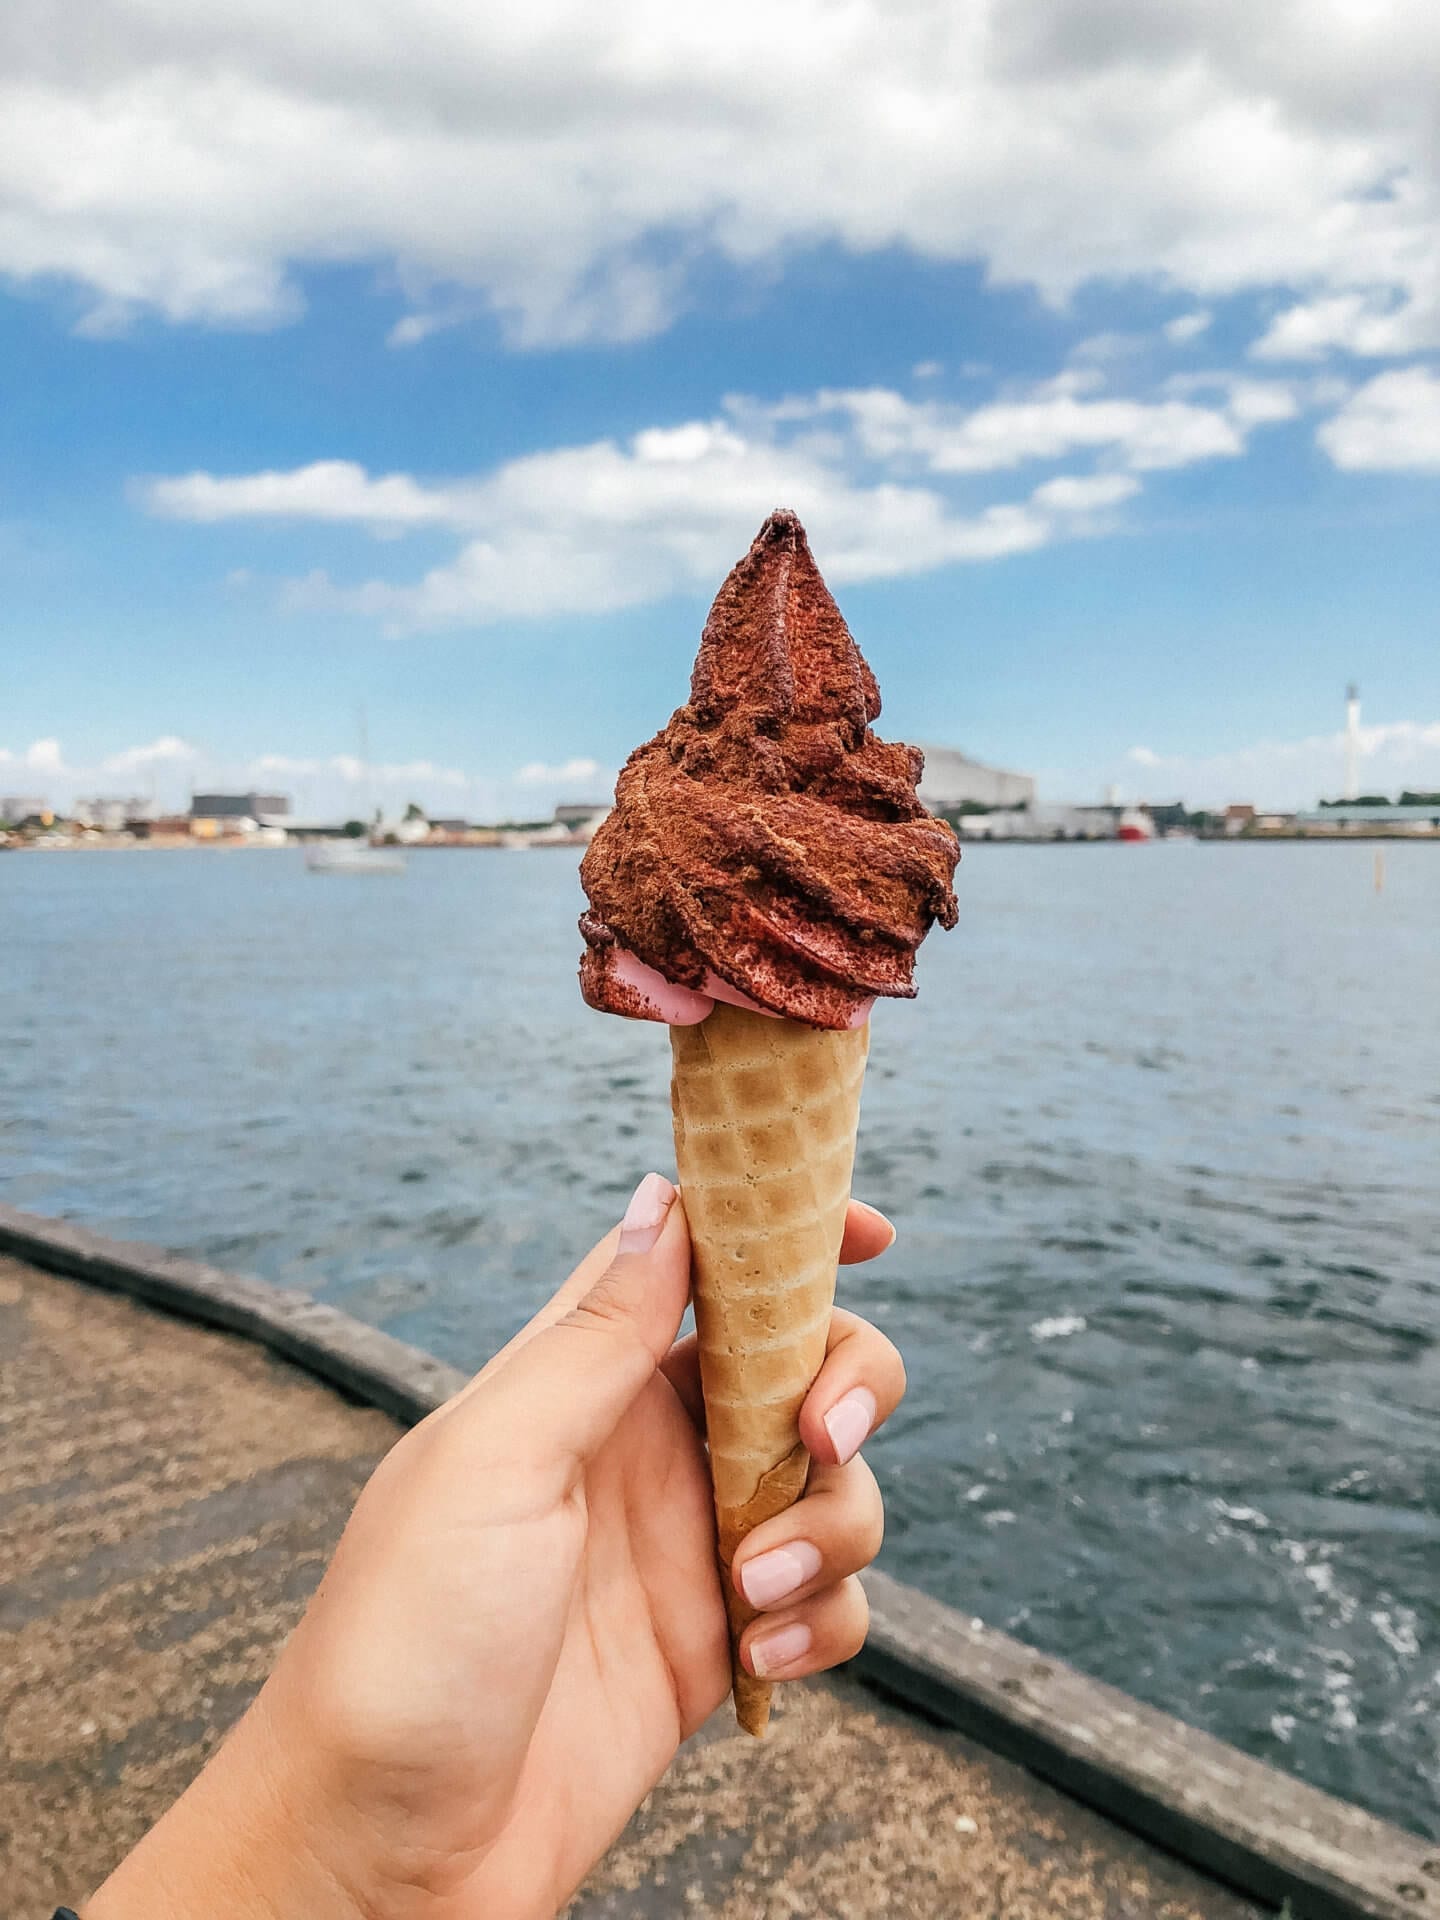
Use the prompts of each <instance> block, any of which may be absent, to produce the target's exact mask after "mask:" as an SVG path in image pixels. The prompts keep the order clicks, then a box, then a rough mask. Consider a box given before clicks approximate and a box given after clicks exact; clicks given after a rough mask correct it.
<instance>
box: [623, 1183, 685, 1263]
mask: <svg viewBox="0 0 1440 1920" xmlns="http://www.w3.org/2000/svg"><path fill="white" fill-rule="evenodd" d="M674 1199H675V1189H674V1187H673V1186H671V1184H670V1182H669V1181H668V1180H667V1179H666V1178H665V1176H664V1174H663V1173H647V1174H646V1176H645V1178H644V1179H643V1180H642V1181H641V1182H640V1184H639V1186H638V1187H637V1188H636V1189H635V1191H634V1193H633V1194H632V1195H631V1196H630V1204H629V1206H628V1207H626V1209H625V1218H624V1219H623V1220H622V1221H621V1222H620V1244H619V1246H618V1247H617V1248H616V1252H617V1253H648V1252H649V1251H650V1249H651V1248H652V1247H653V1246H654V1244H655V1242H656V1241H657V1240H658V1239H659V1238H660V1230H661V1228H662V1227H663V1226H664V1225H665V1216H666V1215H667V1214H668V1213H669V1211H670V1208H671V1205H672V1203H673V1202H674Z"/></svg>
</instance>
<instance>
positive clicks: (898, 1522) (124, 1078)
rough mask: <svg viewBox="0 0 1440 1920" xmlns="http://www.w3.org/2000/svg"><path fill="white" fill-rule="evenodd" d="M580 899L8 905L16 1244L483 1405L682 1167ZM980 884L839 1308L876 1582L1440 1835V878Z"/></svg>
mask: <svg viewBox="0 0 1440 1920" xmlns="http://www.w3.org/2000/svg"><path fill="white" fill-rule="evenodd" d="M575 867H576V862H575V858H574V854H573V852H572V851H569V850H557V851H549V850H546V851H538V850H537V851H532V852H525V853H484V852H473V851H469V852H462V851H431V852H421V853H416V854H413V855H412V856H411V858H410V861H409V867H408V871H407V872H405V873H404V874H403V875H399V876H380V875H374V876H354V875H352V876H342V875H332V876H321V875H315V874H307V873H306V871H305V869H304V865H303V862H302V859H301V857H300V855H299V854H298V853H295V852H291V851H255V852H236V853H224V852H215V851H212V852H188V851H183V852H174V853H162V852H155V853H150V852H141V851H136V852H133V853H128V854H127V853H109V852H94V853H90V852H74V853H54V854H16V855H11V856H6V857H0V954H3V958H4V982H3V990H0V1198H3V1199H5V1200H6V1201H8V1202H10V1203H11V1204H13V1205H16V1206H20V1207H25V1208H30V1209H32V1210H34V1211H36V1212H40V1213H46V1214H52V1215H60V1216H64V1217H67V1218H71V1219H74V1220H78V1221H81V1222H84V1223H86V1224H89V1225H93V1226H96V1227H99V1228H102V1229H104V1230H106V1231H109V1232H113V1233H116V1234H119V1235H122V1236H129V1237H133V1238H139V1239H146V1240H151V1241H158V1242H161V1243H163V1244H165V1245H167V1246H172V1247H176V1248H180V1249H183V1250H185V1251H187V1252H191V1253H194V1254H197V1255H199V1256H201V1257H203V1258H206V1259H209V1260H213V1261H215V1262H217V1263H219V1264H221V1265H225V1266H229V1267H234V1268H238V1269H241V1270H248V1271H251V1272H255V1273H259V1274H262V1275H264V1276H266V1277H267V1278H269V1279H271V1280H273V1281H276V1282H279V1283H280V1284H282V1285H286V1286H298V1287H304V1288H306V1289H308V1290H309V1291H311V1292H314V1293H316V1294H318V1295H320V1296H322V1297H323V1298H326V1299H329V1300H333V1301H335V1302H336V1303H338V1304H340V1305H342V1306H344V1307H346V1308H348V1309H349V1310H350V1311H351V1312H353V1313H356V1314H358V1315H360V1316H361V1317H363V1318H365V1319H368V1320H371V1321H374V1322H376V1323H378V1324H380V1325H383V1326H385V1327H387V1328H389V1329H391V1330H392V1331H394V1332H396V1333H398V1334H400V1335H402V1336H403V1337H404V1338H406V1339H409V1340H414V1341H417V1342H419V1343H421V1344H423V1345H426V1346H429V1347H431V1348H432V1349H434V1350H435V1351H437V1352H439V1353H441V1354H442V1355H444V1356H445V1357H446V1358H448V1359H450V1360H453V1361H456V1362H458V1363H460V1364H462V1365H469V1364H473V1363H475V1362H478V1361H479V1360H481V1359H482V1358H483V1357H484V1356H485V1355H486V1354H487V1353H489V1352H490V1351H492V1350H493V1348H494V1347H495V1346H497V1345H498V1344H499V1343H500V1342H501V1341H503V1340H504V1339H505V1337H506V1336H507V1335H508V1334H509V1333H510V1332H511V1331H512V1330H513V1329H514V1328H515V1327H516V1326H517V1325H518V1324H519V1323H520V1322H521V1321H522V1320H523V1319H524V1318H525V1317H526V1316H527V1314H528V1313H529V1312H530V1311H532V1310H533V1308H534V1307H535V1306H536V1305H537V1303H538V1302H539V1301H540V1300H541V1299H542V1298H543V1297H544V1295H545V1293H546V1292H547V1291H548V1290H549V1289H550V1288H551V1287H552V1286H553V1285H554V1284H555V1283H556V1281H557V1280H558V1279H559V1278H560V1277H562V1276H563V1274H564V1272H565V1271H566V1269H567V1268H568V1267H569V1265H570V1264H572V1263H573V1261H574V1259H575V1258H576V1257H577V1256H578V1255H579V1253H581V1252H582V1251H583V1250H584V1248H585V1247H586V1246H587V1245H589V1243H590V1242H591V1241H592V1240H594V1239H595V1238H596V1237H597V1236H598V1235H599V1234H600V1233H602V1232H603V1231H604V1230H605V1229H606V1228H607V1227H608V1226H609V1225H610V1224H611V1223H612V1222H613V1221H614V1219H615V1218H616V1217H617V1215H618V1212H619V1210H620V1208H621V1207H622V1206H623V1204H624V1201H625V1198H626V1197H627V1195H628V1193H629V1191H630V1189H631V1188H632V1186H633V1185H634V1183H635V1181H636V1179H637V1178H638V1176H639V1175H640V1174H641V1173H642V1172H644V1171H645V1170H646V1169H647V1168H649V1167H652V1166H658V1167H662V1168H663V1167H667V1166H669V1165H671V1164H672V1154H671V1147H670V1142H669V1114H668V1100H667V1095H666V1080H667V1073H668V1062H669V1048H668V1046H667V1044H666V1040H665V1035H664V1033H663V1032H662V1031H661V1030H660V1029H658V1028H652V1027H647V1026H640V1025H632V1024H629V1023H626V1022H622V1021H619V1020H613V1019H605V1018H603V1017H601V1016H598V1015H595V1014H592V1013H590V1012H589V1011H587V1010H586V1009H585V1008H584V1007H583V1005H582V1004H581V1002H580V1000H579V996H578V993H577V991H576V987H575V964H576V958H577V953H578V937H577V935H576V932H575V919H576V915H577V913H578V912H579V909H580V905H581V898H580V893H579V888H578V882H577V878H576V871H575ZM1373 871H1374V868H1373V852H1372V849H1370V848H1369V847H1366V846H1361V845H1357V846H1353V847H1351V846H1345V845H1324V846H1305V845H1294V844H1289V845H1248V844H1247V845H1206V844H1194V843H1191V844H1181V843H1165V844H1157V845H1152V846H1146V847H1118V846H1097V847H1073V848H1037V847H1019V846H1017V847H1006V846H995V847H989V846H981V847H977V848H974V849H972V850H969V851H967V853H966V856H965V859H964V862H963V865H962V868H961V872H960V876H959V882H958V886H959V894H960V899H961V907H962V917H961V924H960V927H959V929H958V930H957V931H956V932H955V933H954V934H952V935H949V936H938V935H937V936H936V937H934V938H933V939H932V940H931V941H930V942H929V943H928V945H927V947H926V949H925V952H924V956H923V960H922V965H921V970H920V985H921V992H920V998H919V1000H918V1001H917V1002H916V1003H915V1004H913V1005H905V1006H885V1007H882V1008H881V1009H880V1010H879V1011H878V1012H877V1014H876V1017H875V1022H874V1037H873V1047H872V1054H871V1068H870V1072H869V1075H868V1079H867V1086H866V1094H865V1104H864V1109H863V1114H862V1125H861V1144H860V1151H859V1155H858V1159H857V1163H856V1191H857V1193H859V1194H860V1195H861V1196H862V1197H863V1198H865V1199H867V1200H869V1201H871V1202H873V1203H874V1204H875V1205H877V1206H880V1207H882V1208H884V1209H885V1211H886V1212H888V1213H890V1214H891V1215H892V1216H893V1217H894V1219H895V1220H896V1222H897V1224H898V1226H899V1228H900V1239H899V1242H898V1243H897V1245H896V1246H895V1248H894V1249H893V1250H892V1251H891V1252H890V1253H889V1254H888V1255H886V1256H885V1257H884V1258H883V1259H882V1260H880V1261H878V1262H876V1263H875V1264H874V1265H873V1266H870V1267H864V1268H850V1269H847V1270H845V1271H844V1272H843V1273H842V1276H841V1295H842V1298H843V1300H844V1301H845V1303H846V1304H848V1305H850V1306H852V1307H854V1308H856V1309H857V1310H858V1311H860V1312H863V1313H867V1314H869V1315H870V1316H872V1317H873V1318H874V1319H876V1320H877V1321H878V1322H879V1323H880V1324H881V1325H882V1326H883V1327H884V1328H885V1329H886V1331H887V1332H888V1333H889V1334H890V1335H891V1337H892V1338H893V1339H894V1340H896V1342H897V1343H898V1344H899V1345H900V1346H901V1348H902V1349H903V1350H904V1352H905V1355H906V1359H907V1362H908V1364H909V1368H910V1380H911V1389H910V1394H909V1397H908V1399H907V1400H906V1403H905V1405H904V1407H903V1408H902V1410H901V1412H900V1413H899V1414H898V1415H897V1416H896V1418H895V1419H894V1421H893V1422H892V1423H891V1425H890V1427H889V1428H888V1429H887V1430H886V1431H885V1432H884V1433H883V1434H882V1435H880V1436H879V1437H878V1438H877V1439H876V1441H875V1442H874V1443H873V1446H872V1448H871V1450H870V1457H871V1458H872V1460H873V1463H874V1465H875V1468H876V1470H877V1472H878V1473H879V1475H880V1478H881V1480H882V1482H883V1484H884V1487H885V1492H886V1498H887V1503H888V1512H889V1534H888V1539H887V1543H886V1548H885V1555H884V1562H883V1563H884V1564H885V1565H887V1566H888V1567H889V1568H890V1570H891V1571H892V1572H895V1573H897V1574H899V1575H900V1576H902V1577H903V1578H906V1579H909V1580H912V1581H914V1582H916V1583H917V1584H918V1585H920V1586H922V1587H925V1588H927V1589H929V1590H930V1591H932V1592H934V1593H936V1594H938V1595H939V1596H941V1597H942V1598H944V1599H945V1600H948V1601H950V1602H951V1603H953V1604H954V1605H956V1606H958V1607H960V1608H962V1609H963V1610H964V1611H966V1612H967V1613H970V1614H973V1615H978V1616H980V1617H982V1618H984V1619H985V1620H987V1621H990V1622H992V1623H994V1624H996V1625H999V1626H1002V1627H1005V1628H1007V1629H1009V1630H1010V1631H1012V1632H1014V1633H1016V1634H1018V1635H1019V1636H1020V1637H1021V1638H1023V1639H1026V1640H1028V1641H1031V1642H1033V1643H1034V1644H1035V1645H1037V1646H1039V1647H1042V1648H1044V1649H1047V1650H1049V1651H1051V1652H1054V1653H1056V1654H1059V1655H1061V1656H1063V1657H1064V1658H1066V1659H1068V1660H1071V1661H1073V1662H1074V1663H1075V1664H1076V1665H1078V1666H1080V1667H1082V1668H1084V1669H1086V1670H1087V1671H1089V1672H1091V1673H1094V1674H1097V1675H1099V1676H1101V1677H1103V1678H1105V1679H1108V1680H1111V1681H1113V1682H1115V1683H1117V1684H1118V1685H1120V1686H1122V1687H1124V1688H1126V1689H1128V1690H1129V1691H1131V1692H1132V1693H1135V1694H1138V1695H1140V1696H1141V1697H1143V1698H1144V1699H1146V1700H1149V1701H1152V1702H1154V1703H1155V1704H1157V1705H1159V1706H1162V1707H1165V1708H1168V1709H1170V1710H1172V1711H1173V1712H1176V1713H1178V1714H1181V1715H1182V1716H1184V1717H1185V1718H1186V1719H1188V1720H1190V1721H1192V1722H1194V1723H1195V1724H1197V1725H1200V1726H1203V1727H1207V1728H1209V1729H1211V1730H1212V1731H1214V1732H1216V1733H1218V1734H1220V1735H1221V1736H1223V1737H1224V1738H1226V1739H1229V1740H1232V1741H1235V1742H1236V1743H1238V1744H1239V1745H1240V1746H1242V1747H1244V1748H1246V1749H1248V1750H1249V1751H1250V1752H1252V1753H1255V1754H1258V1755H1260V1756H1262V1757H1264V1758H1266V1759H1270V1760H1273V1761H1274V1762H1276V1763H1277V1764H1279V1765H1281V1766H1283V1767H1286V1768H1288V1769H1290V1770H1291V1771H1293V1772H1295V1773H1297V1774H1300V1775H1301V1776H1303V1777H1304V1778H1305V1779H1307V1780H1310V1781H1312V1782H1314V1783H1315V1784H1316V1785H1319V1786H1322V1787H1326V1788H1328V1789H1330V1790H1331V1791H1333V1792H1335V1793H1339V1794H1342V1795H1344V1796H1346V1797H1348V1798H1351V1799H1354V1800H1358V1801H1359V1802H1361V1803H1362V1804H1364V1805H1366V1806H1368V1807H1371V1808H1372V1809H1374V1810H1375V1811H1376V1812H1378V1813H1381V1814H1384V1815H1386V1816H1388V1817H1390V1818H1392V1819H1395V1820H1397V1821H1399V1822H1401V1823H1402V1824H1404V1825H1408V1826H1410V1827H1413V1828H1415V1829H1417V1830H1419V1831H1422V1832H1425V1833H1428V1834H1431V1835H1434V1836H1436V1837H1440V1812H1437V1802H1440V1018H1437V989H1440V849H1434V848H1431V847H1428V846H1403V845H1401V846H1391V847H1390V848H1389V849H1387V855H1386V870H1385V871H1386V884H1385V888H1384V891H1383V892H1377V891H1376V890H1375V887H1374V885H1373V878H1372V876H1373Z"/></svg>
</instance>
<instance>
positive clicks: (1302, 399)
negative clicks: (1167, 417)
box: [1165, 370, 1347, 433]
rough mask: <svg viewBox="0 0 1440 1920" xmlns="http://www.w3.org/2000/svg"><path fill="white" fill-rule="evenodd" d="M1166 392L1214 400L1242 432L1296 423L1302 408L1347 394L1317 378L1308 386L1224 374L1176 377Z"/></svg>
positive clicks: (1326, 381) (1182, 397) (1191, 374)
mask: <svg viewBox="0 0 1440 1920" xmlns="http://www.w3.org/2000/svg"><path fill="white" fill-rule="evenodd" d="M1165 391H1166V393H1168V394H1173V395H1175V396H1176V397H1177V398H1179V399H1185V400H1193V399H1194V398H1195V397H1196V396H1197V395H1200V396H1206V395H1208V396H1210V398H1211V400H1212V402H1213V403H1214V404H1216V405H1218V406H1219V408H1220V410H1221V411H1222V412H1223V413H1224V415H1225V417H1226V418H1227V419H1228V420H1230V421H1231V422H1232V424H1233V425H1234V426H1236V427H1238V428H1239V429H1240V430H1241V431H1242V432H1244V433H1249V431H1250V430H1251V428H1252V427H1270V426H1275V425H1277V424H1279V423H1280V422H1281V421H1284V420H1294V419H1295V418H1296V417H1297V416H1298V415H1299V413H1300V412H1301V409H1302V406H1322V405H1327V404H1329V403H1330V402H1331V401H1333V400H1335V399H1336V398H1339V397H1343V395H1344V393H1345V392H1346V391H1347V389H1345V388H1344V387H1343V386H1341V387H1339V388H1338V389H1337V388H1336V387H1335V384H1334V383H1333V382H1330V381H1328V380H1323V379H1321V378H1320V377H1318V376H1317V377H1316V378H1314V379H1312V380H1310V381H1308V382H1301V383H1297V382H1295V381H1293V380H1256V379H1253V378H1250V377H1248V376H1247V375H1245V374H1237V373H1229V372H1224V371H1220V370H1216V371H1212V372H1209V373H1177V374H1172V375H1171V377H1170V379H1168V380H1167V381H1166V382H1165Z"/></svg>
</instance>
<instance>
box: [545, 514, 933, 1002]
mask: <svg viewBox="0 0 1440 1920" xmlns="http://www.w3.org/2000/svg"><path fill="white" fill-rule="evenodd" d="M879 712H880V692H879V688H878V687H877V686H876V684H875V676H874V675H873V674H872V673H871V671H870V669H869V667H868V666H867V665H866V663H865V660H864V658H863V656H862V655H861V652H860V649H859V648H858V647H857V646H856V644H855V641H854V639H853V638H852V636H851V633H850V629H849V628H848V627H847V626H846V624H845V620H844V617H843V615H842V614H841V612H840V609H839V608H838V607H837V606H836V604H835V601H834V600H833V598H832V597H831V595H830V592H829V589H828V588H827V587H826V585H825V582H824V581H823V580H822V578H821V577H820V570H819V568H818V567H817V566H816V564H815V561H814V559H813V558H812V556H811V553H810V548H809V544H808V542H807V540H806V538H805V530H804V528H803V527H802V526H801V524H800V522H799V520H798V519H797V518H796V516H795V515H794V514H793V513H789V512H785V511H777V512H775V513H772V514H771V515H770V517H769V519H768V520H767V521H766V522H765V524H764V526H763V527H762V528H761V529H760V532H759V533H758V535H757V536H756V538H755V541H754V543H753V545H752V546H751V548H750V551H749V552H748V553H747V554H746V555H745V557H744V559H742V560H741V561H740V562H739V564H738V565H737V566H736V567H735V568H734V569H733V571H732V572H731V574H730V576H729V578H728V579H727V580H726V581H725V584H724V585H723V586H722V587H721V589H720V591H719V593H718V594H717V595H716V597H715V603H714V605H713V606H712V607H711V609H710V616H709V618H708V619H707V621H706V622H705V629H704V632H703V633H702V635H701V639H700V653H699V657H698V658H697V660H696V662H695V671H694V675H693V677H692V680H691V685H690V699H689V702H688V704H687V705H685V706H683V707H681V708H679V709H678V710H677V711H676V712H675V713H674V714H673V715H672V716H671V719H670V722H669V725H668V726H666V727H665V728H664V729H663V730H662V731H661V732H660V733H657V734H656V735H655V737H654V739H652V740H648V741H646V743H645V745H644V746H642V747H638V748H637V749H636V750H635V752H634V753H632V754H631V756H630V758H629V760H628V761H627V762H626V764H625V767H624V769H623V770H622V772H621V774H620V779H619V782H618V784H617V787H616V794H615V807H614V811H613V812H612V813H611V814H610V815H609V817H608V818H607V819H606V820H605V822H604V823H603V825H602V826H601V827H600V829H599V831H598V832H597V834H596V835H595V838H594V840H593V841H592V842H591V845H590V850H589V852H588V853H587V854H586V856H585V861H584V864H583V866H582V867H581V870H580V871H581V879H582V881H583V883H584V886H585V891H586V893H587V894H588V896H589V900H590V911H589V912H588V913H586V914H585V915H584V916H583V918H582V919H581V922H580V927H581V932H582V933H583V934H584V936H585V943H586V945H585V953H584V956H583V958H582V960H581V966H580V979H581V989H582V991H583V993H584V995H585V998H586V1000H588V1001H589V1003H590V1004H591V1005H592V1006H595V1007H600V1008H602V1009H604V1010H605V1011H607V1012H613V1013H622V1014H629V1015H631V1016H635V1017H639V1018H644V1019H652V1020H670V1021H674V1022H677V1023H685V1022H689V1021H691V1020H696V1019H701V1018H703V1017H704V1015H705V1013H706V1012H708V1010H709V1002H710V1001H711V1000H712V999H714V998H715V997H717V996H718V997H721V998H725V999H729V1000H737V1001H739V1002H740V1003H741V1004H751V1005H754V1006H755V1007H757V1008H758V1009H759V1010H761V1011H764V1012H769V1013H773V1014H777V1015H780V1016H782V1017H785V1018H788V1019H791V1020H799V1021H803V1022H805V1023H806V1024H808V1025H810V1026H816V1027H847V1026H852V1025H854V1024H856V1023H857V1021H859V1020H863V1019H864V1017H865V1015H866V1013H867V1012H868V1009H869V1005H870V1003H871V1002H872V1001H873V999H874V998H875V997H876V996H877V995H885V996H888V997H891V998H900V999H908V998H910V997H912V996H913V994H914V991H915V988H914V979H913V974H914V964H915V950H916V948H917V947H918V946H919V944H920V942H921V940H922V939H924V937H925V935H926V933H927V932H928V931H929V929H930V927H931V925H932V924H933V922H934V921H936V920H938V921H939V922H940V924H941V925H942V926H946V927H949V926H953V925H954V924H955V896H954V893H953V892H952V890H951V878H952V875H953V873H954V869H955V863H956V861H957V860H958V858H959V847H958V845H957V843H956V839H955V835H954V833H953V832H952V831H951V829H950V828H949V827H948V826H947V825H945V823H944V822H943V821H940V820H937V819H935V818H934V817H933V816H932V815H931V814H929V813H927V812H926V810H925V808H924V806H923V805H922V804H921V802H920V800H919V798H918V796H917V794H916V784H917V782H918V780H919V778H920V773H921V769H922V766H923V760H922V757H921V755H920V753H919V751H918V749H916V748H914V747H907V746H901V745H898V744H895V743H891V742H888V741H884V740H881V739H880V738H879V736H878V735H877V734H875V733H874V732H873V731H872V729H871V726H870V722H871V721H872V720H874V719H875V718H877V716H878V715H879ZM657 976H658V979H657ZM666 988H668V989H669V991H668V992H666V991H663V990H662V989H666Z"/></svg>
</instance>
